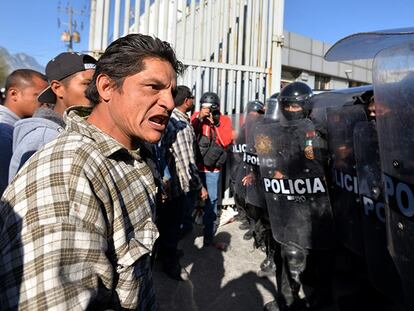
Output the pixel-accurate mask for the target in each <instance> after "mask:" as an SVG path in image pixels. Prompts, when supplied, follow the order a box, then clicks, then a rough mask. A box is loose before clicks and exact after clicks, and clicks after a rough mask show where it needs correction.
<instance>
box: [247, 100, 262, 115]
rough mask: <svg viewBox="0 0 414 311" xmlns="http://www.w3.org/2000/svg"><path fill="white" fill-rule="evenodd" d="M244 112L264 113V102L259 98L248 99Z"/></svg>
mask: <svg viewBox="0 0 414 311" xmlns="http://www.w3.org/2000/svg"><path fill="white" fill-rule="evenodd" d="M246 112H247V113H249V112H258V113H261V114H263V113H264V104H263V103H262V102H261V101H260V100H253V101H249V102H248V103H247V105H246Z"/></svg>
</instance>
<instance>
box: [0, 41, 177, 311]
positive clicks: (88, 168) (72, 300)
mask: <svg viewBox="0 0 414 311" xmlns="http://www.w3.org/2000/svg"><path fill="white" fill-rule="evenodd" d="M182 70H183V66H182V64H181V63H180V62H179V61H177V59H176V57H175V54H174V52H173V50H172V49H171V47H170V46H169V44H168V43H166V42H162V41H161V40H159V39H157V38H152V37H149V36H145V35H141V34H132V35H128V36H126V37H123V38H120V39H118V40H116V41H114V42H113V43H112V44H111V45H109V46H108V48H107V49H106V51H105V53H104V54H103V55H102V56H101V58H100V59H99V61H98V63H97V65H96V71H95V74H94V77H93V80H92V82H91V84H90V85H89V87H88V89H87V91H86V96H87V98H88V99H89V100H90V101H91V103H92V104H93V107H92V108H85V107H83V108H82V107H73V108H70V109H69V110H68V111H67V113H66V116H65V121H66V124H67V127H66V132H63V133H61V134H60V135H59V136H58V138H57V139H56V140H54V141H52V142H51V143H49V144H47V145H46V146H45V147H44V148H43V149H41V150H40V151H39V152H37V153H36V154H35V155H34V156H33V157H32V158H31V159H30V160H29V161H28V162H26V164H25V165H24V166H23V167H22V169H21V170H20V171H19V173H18V174H17V175H16V178H15V179H14V181H13V183H12V184H11V185H10V186H9V187H8V188H7V189H6V191H5V193H4V195H3V197H2V200H1V206H0V279H1V280H2V282H1V283H0V308H1V309H2V310H9V309H11V310H14V309H21V310H86V309H93V310H106V309H112V310H126V309H128V310H156V304H155V299H154V292H153V288H152V277H151V272H150V267H149V254H150V252H151V251H152V246H153V243H154V241H155V239H156V238H157V237H158V231H157V229H156V226H155V224H154V222H153V211H154V205H155V193H156V187H155V184H154V179H153V176H152V174H151V171H150V169H149V166H148V165H147V163H146V158H147V157H148V152H146V149H145V148H144V147H143V146H144V142H149V143H156V142H157V141H158V140H159V139H160V138H161V135H162V133H163V131H164V129H165V127H166V126H167V123H168V119H169V114H170V112H171V111H172V109H173V108H174V102H173V93H174V92H175V88H176V75H177V73H181V72H182Z"/></svg>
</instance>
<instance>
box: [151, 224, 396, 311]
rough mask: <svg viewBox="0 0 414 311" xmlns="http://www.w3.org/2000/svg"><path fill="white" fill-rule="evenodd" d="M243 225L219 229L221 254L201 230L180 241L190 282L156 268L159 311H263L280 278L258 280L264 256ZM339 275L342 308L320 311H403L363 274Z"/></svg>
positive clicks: (182, 260)
mask: <svg viewBox="0 0 414 311" xmlns="http://www.w3.org/2000/svg"><path fill="white" fill-rule="evenodd" d="M239 225H240V222H232V223H229V224H226V225H224V226H221V227H219V230H218V233H217V236H216V240H217V241H221V242H226V243H228V244H229V247H228V249H227V250H226V251H220V250H218V249H216V248H214V247H208V248H202V243H203V238H202V231H201V226H197V225H196V226H195V230H194V232H193V233H192V234H191V235H189V236H187V237H186V238H185V239H184V240H182V241H181V243H180V246H179V247H180V248H182V249H183V250H184V257H183V258H181V264H182V266H183V268H184V270H185V274H186V276H187V278H188V280H187V281H185V282H178V281H174V280H172V279H170V278H168V277H167V276H165V274H164V273H162V272H161V268H160V265H159V263H156V264H155V267H154V284H155V287H156V295H157V301H158V303H159V309H160V311H175V310H177V311H178V310H179V311H207V310H214V311H224V310H225V311H228V310H231V311H256V310H257V311H260V310H263V305H264V304H265V303H267V302H269V301H271V300H273V297H274V296H275V295H276V284H275V279H274V278H271V279H268V278H259V277H258V276H257V274H256V272H257V271H258V268H259V265H260V263H261V262H262V261H263V259H264V257H265V254H264V253H263V252H262V251H260V250H258V249H254V248H253V242H252V240H250V241H245V240H243V238H242V237H243V234H244V233H245V231H242V230H240V229H239V228H238V226H239ZM352 274H353V273H352V272H351V273H350V272H349V271H348V272H346V273H342V274H338V276H337V278H336V280H335V281H334V282H335V283H336V285H337V286H336V288H338V295H339V297H342V298H339V299H338V300H337V301H338V302H341V305H342V306H341V307H340V308H337V307H334V306H330V307H328V308H324V309H321V310H318V311H337V310H341V311H355V310H376V311H396V310H401V308H395V307H389V306H387V305H386V304H385V303H384V301H383V300H382V298H381V297H378V296H375V297H371V298H369V297H370V295H369V291H368V290H367V289H368V288H367V287H366V286H365V285H364V284H366V283H365V281H363V280H362V279H360V276H359V275H358V273H356V274H354V275H352Z"/></svg>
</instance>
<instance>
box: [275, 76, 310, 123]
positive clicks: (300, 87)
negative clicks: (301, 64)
mask: <svg viewBox="0 0 414 311" xmlns="http://www.w3.org/2000/svg"><path fill="white" fill-rule="evenodd" d="M312 94H313V93H312V90H311V88H310V87H309V86H308V85H307V84H305V83H303V82H293V83H291V84H288V85H287V86H285V87H284V88H283V89H282V90H281V92H280V94H279V98H278V100H279V103H280V105H281V106H282V109H281V111H282V113H283V115H284V117H285V118H286V119H287V120H288V121H292V120H299V119H303V118H305V117H307V116H308V115H309V112H310V108H311V107H310V98H311V97H312ZM295 105H298V106H299V107H300V108H301V109H300V110H295V109H294V108H292V109H290V108H289V107H293V106H295Z"/></svg>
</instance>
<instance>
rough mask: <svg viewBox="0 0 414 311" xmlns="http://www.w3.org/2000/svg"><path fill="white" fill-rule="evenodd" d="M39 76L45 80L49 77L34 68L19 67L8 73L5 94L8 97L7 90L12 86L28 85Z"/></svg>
mask: <svg viewBox="0 0 414 311" xmlns="http://www.w3.org/2000/svg"><path fill="white" fill-rule="evenodd" d="M34 77H38V78H40V79H42V80H44V81H47V77H46V76H45V75H44V74H42V73H40V72H38V71H36V70H32V69H17V70H15V71H13V72H12V73H11V74H9V75H8V77H7V79H6V85H5V89H6V90H5V94H6V97H7V91H8V90H9V89H10V88H12V87H27V86H30V85H31V84H32V83H33V78H34Z"/></svg>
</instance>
